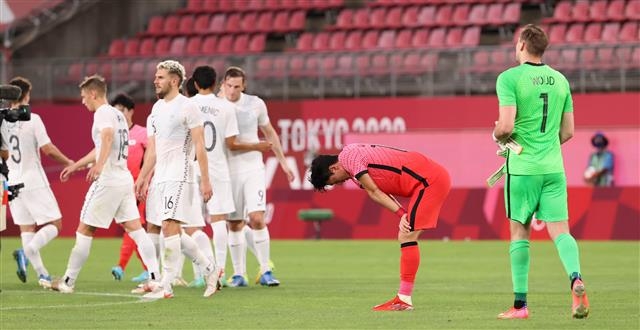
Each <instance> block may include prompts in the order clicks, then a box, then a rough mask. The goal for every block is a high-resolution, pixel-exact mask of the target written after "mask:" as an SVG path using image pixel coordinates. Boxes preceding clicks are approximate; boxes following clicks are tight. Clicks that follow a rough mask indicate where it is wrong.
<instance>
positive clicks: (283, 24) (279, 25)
mask: <svg viewBox="0 0 640 330" xmlns="http://www.w3.org/2000/svg"><path fill="white" fill-rule="evenodd" d="M271 30H272V31H274V32H281V33H284V32H287V31H289V12H287V11H280V12H278V13H276V15H275V17H274V19H273V28H272V29H271Z"/></svg>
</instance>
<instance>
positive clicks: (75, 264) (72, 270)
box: [62, 233, 93, 287]
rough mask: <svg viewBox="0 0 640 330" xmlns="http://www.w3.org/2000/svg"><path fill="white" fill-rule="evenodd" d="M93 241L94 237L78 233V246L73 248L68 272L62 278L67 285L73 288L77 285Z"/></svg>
mask: <svg viewBox="0 0 640 330" xmlns="http://www.w3.org/2000/svg"><path fill="white" fill-rule="evenodd" d="M92 241H93V237H91V236H85V235H82V234H80V233H76V244H75V245H74V246H73V249H71V255H70V256H69V263H68V264H67V271H66V272H65V273H64V277H63V278H62V279H63V280H64V281H65V283H66V284H67V285H69V286H71V287H73V286H74V285H75V282H76V279H77V278H78V274H80V270H81V269H82V266H83V265H84V263H85V262H86V261H87V258H89V252H91V242H92Z"/></svg>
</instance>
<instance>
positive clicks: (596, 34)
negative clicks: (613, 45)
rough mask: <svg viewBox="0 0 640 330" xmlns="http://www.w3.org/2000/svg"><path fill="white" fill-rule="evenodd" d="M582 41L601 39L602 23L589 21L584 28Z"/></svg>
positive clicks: (591, 41) (588, 41) (596, 41)
mask: <svg viewBox="0 0 640 330" xmlns="http://www.w3.org/2000/svg"><path fill="white" fill-rule="evenodd" d="M583 40H584V42H587V43H598V42H600V41H601V40H602V24H601V23H599V22H594V23H589V24H588V25H587V27H586V28H585V30H584V39H583Z"/></svg>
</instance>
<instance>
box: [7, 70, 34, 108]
mask: <svg viewBox="0 0 640 330" xmlns="http://www.w3.org/2000/svg"><path fill="white" fill-rule="evenodd" d="M9 85H13V86H16V87H18V88H20V91H21V92H22V94H20V98H19V99H18V102H22V101H24V99H25V98H26V97H27V95H29V93H30V92H31V82H30V81H29V79H27V78H24V77H20V76H18V77H15V78H13V79H11V81H10V82H9Z"/></svg>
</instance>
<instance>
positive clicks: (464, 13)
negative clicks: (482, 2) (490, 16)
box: [451, 3, 471, 25]
mask: <svg viewBox="0 0 640 330" xmlns="http://www.w3.org/2000/svg"><path fill="white" fill-rule="evenodd" d="M470 10H471V9H470V7H469V4H466V3H461V4H458V5H456V6H455V9H454V10H453V15H452V17H451V21H452V22H453V24H454V25H466V24H468V19H469V12H470Z"/></svg>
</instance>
